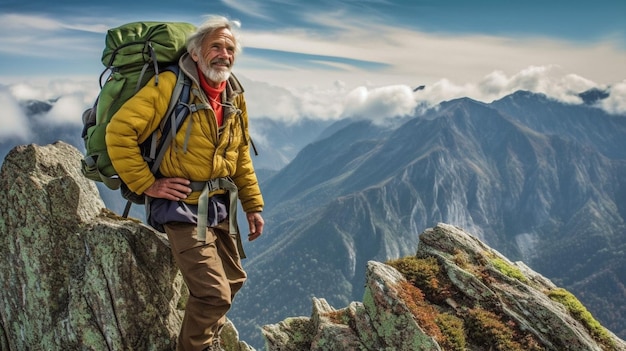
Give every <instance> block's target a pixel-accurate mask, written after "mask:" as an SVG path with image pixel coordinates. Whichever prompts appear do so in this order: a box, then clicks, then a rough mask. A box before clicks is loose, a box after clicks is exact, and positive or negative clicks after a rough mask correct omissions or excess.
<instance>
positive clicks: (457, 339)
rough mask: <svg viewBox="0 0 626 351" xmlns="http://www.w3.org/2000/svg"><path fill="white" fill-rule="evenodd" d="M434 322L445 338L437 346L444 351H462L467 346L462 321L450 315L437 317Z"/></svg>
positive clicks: (445, 314) (444, 314)
mask: <svg viewBox="0 0 626 351" xmlns="http://www.w3.org/2000/svg"><path fill="white" fill-rule="evenodd" d="M435 322H436V323H437V325H438V326H439V329H441V333H442V334H443V335H444V336H445V338H444V340H442V342H440V343H439V345H440V346H441V347H442V348H443V349H444V350H446V351H463V350H465V348H466V346H467V342H466V341H465V328H464V325H463V320H462V319H461V318H458V317H457V316H454V315H452V314H450V313H442V314H440V315H438V316H437V317H436V319H435Z"/></svg>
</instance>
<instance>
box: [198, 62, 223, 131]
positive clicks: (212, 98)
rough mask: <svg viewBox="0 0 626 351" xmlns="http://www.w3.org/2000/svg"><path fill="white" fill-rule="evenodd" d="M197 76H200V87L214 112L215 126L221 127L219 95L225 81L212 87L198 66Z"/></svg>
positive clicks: (221, 115)
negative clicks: (216, 86)
mask: <svg viewBox="0 0 626 351" xmlns="http://www.w3.org/2000/svg"><path fill="white" fill-rule="evenodd" d="M198 76H200V87H201V88H202V90H204V93H205V94H206V95H207V96H208V97H209V102H210V103H211V107H212V108H213V111H214V112H215V118H216V120H217V126H218V127H221V126H222V124H223V123H224V114H223V112H222V104H221V103H220V102H221V95H222V92H223V91H224V89H225V88H226V81H223V82H221V83H220V86H219V87H218V88H213V87H212V86H210V85H209V83H208V82H207V80H206V78H205V77H204V73H202V71H201V70H200V68H199V67H198Z"/></svg>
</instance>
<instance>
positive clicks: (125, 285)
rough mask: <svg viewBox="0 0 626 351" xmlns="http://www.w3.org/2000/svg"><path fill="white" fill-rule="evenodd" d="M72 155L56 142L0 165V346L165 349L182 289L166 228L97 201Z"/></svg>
mask: <svg viewBox="0 0 626 351" xmlns="http://www.w3.org/2000/svg"><path fill="white" fill-rule="evenodd" d="M81 158H82V155H81V154H80V152H79V151H78V150H77V149H75V148H74V147H72V146H70V145H68V144H65V143H63V142H57V143H55V144H53V145H48V146H44V147H41V146H36V145H28V146H20V147H17V148H15V149H13V150H12V151H11V152H10V153H9V154H8V155H7V157H6V158H5V161H4V163H3V165H2V170H1V171H0V204H1V205H0V233H1V237H0V282H1V283H0V284H2V288H1V289H0V301H1V304H0V316H1V323H2V328H1V329H0V333H2V334H0V350H20V351H21V350H50V351H52V350H63V351H67V350H174V349H175V344H176V337H177V334H178V331H179V329H180V324H181V321H182V310H181V308H182V306H183V304H184V298H185V296H186V294H187V289H186V286H185V285H184V282H183V280H182V277H181V275H180V272H179V271H178V269H177V268H176V266H175V264H174V260H173V257H172V255H171V252H170V248H169V245H168V242H167V238H166V237H165V236H164V235H163V234H160V233H158V232H155V231H153V230H152V229H151V228H149V227H147V226H145V225H143V224H141V223H140V222H139V221H137V220H134V219H124V218H120V217H118V216H117V215H115V214H113V213H112V212H109V211H107V210H106V209H105V208H104V203H103V202H102V199H101V198H100V196H99V194H98V190H97V188H96V186H95V184H94V183H93V182H91V181H89V180H87V179H86V178H84V177H83V176H82V174H81V173H80V167H79V165H80V159H81ZM224 339H225V340H227V349H228V350H229V351H244V350H251V348H249V347H247V348H246V347H245V346H246V344H245V343H243V342H241V343H240V342H239V340H238V334H237V331H236V329H234V327H233V326H232V325H231V324H229V325H227V327H226V328H225V331H224Z"/></svg>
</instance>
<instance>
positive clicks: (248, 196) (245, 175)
mask: <svg viewBox="0 0 626 351" xmlns="http://www.w3.org/2000/svg"><path fill="white" fill-rule="evenodd" d="M239 99H240V101H239V104H238V107H239V109H240V110H241V119H240V121H239V122H240V123H243V131H244V133H245V135H244V138H242V142H241V144H240V145H239V152H238V156H239V158H238V159H237V169H236V171H235V174H234V175H233V181H234V182H235V184H236V185H237V188H238V191H239V200H240V201H241V207H242V208H243V210H244V212H246V213H247V212H261V211H263V206H264V203H263V196H262V194H261V189H260V187H259V182H258V180H257V177H256V173H255V171H254V166H253V164H252V158H251V157H250V134H249V133H248V111H247V109H246V102H245V99H244V97H243V95H241V96H239Z"/></svg>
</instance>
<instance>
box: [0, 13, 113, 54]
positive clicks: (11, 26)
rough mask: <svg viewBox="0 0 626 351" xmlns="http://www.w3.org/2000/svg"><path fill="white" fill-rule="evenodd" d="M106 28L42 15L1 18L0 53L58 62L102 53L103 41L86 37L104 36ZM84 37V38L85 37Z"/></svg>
mask: <svg viewBox="0 0 626 351" xmlns="http://www.w3.org/2000/svg"><path fill="white" fill-rule="evenodd" d="M108 27H109V26H108V25H106V24H103V23H101V22H99V21H98V20H97V19H93V18H71V19H70V20H68V22H65V21H63V20H60V19H54V18H51V17H49V16H42V15H23V14H12V13H5V14H0V32H2V33H5V34H4V35H2V36H0V53H8V54H13V55H16V54H17V55H22V56H26V57H39V58H52V57H55V58H59V57H74V56H76V55H77V54H83V55H84V54H90V53H94V52H97V50H101V49H102V48H101V46H102V41H95V40H93V38H94V37H93V36H91V35H89V34H94V33H97V34H103V33H106V30H107V29H108ZM85 34H87V35H85Z"/></svg>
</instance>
